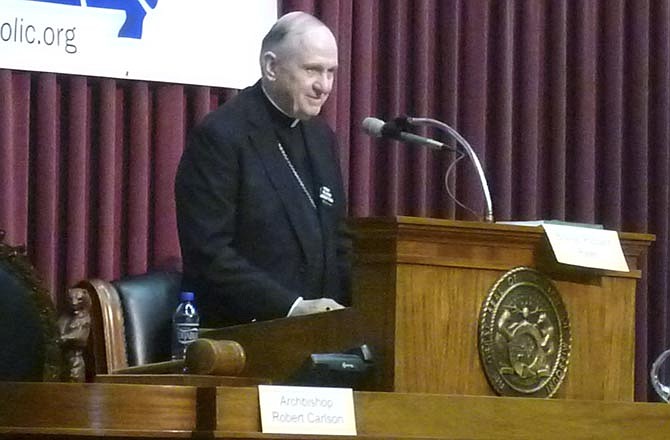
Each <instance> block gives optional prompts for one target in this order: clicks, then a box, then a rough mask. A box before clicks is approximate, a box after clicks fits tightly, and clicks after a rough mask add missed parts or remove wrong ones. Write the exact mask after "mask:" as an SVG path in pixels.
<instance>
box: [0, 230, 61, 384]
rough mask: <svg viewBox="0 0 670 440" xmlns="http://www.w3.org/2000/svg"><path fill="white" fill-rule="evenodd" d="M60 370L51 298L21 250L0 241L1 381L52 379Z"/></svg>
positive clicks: (54, 314) (56, 331)
mask: <svg viewBox="0 0 670 440" xmlns="http://www.w3.org/2000/svg"><path fill="white" fill-rule="evenodd" d="M2 235H3V234H2V233H1V231H0V240H1V239H2ZM59 373H60V348H59V346H58V328H57V325H56V313H55V310H54V307H53V304H52V301H51V297H50V296H49V294H48V292H47V290H46V288H44V287H43V286H42V281H41V279H40V278H39V277H38V276H37V275H36V273H35V270H34V268H33V267H32V265H30V263H29V262H28V260H27V258H26V257H25V255H24V254H23V253H22V250H19V248H13V247H10V246H7V245H5V244H3V243H0V380H3V381H5V380H6V381H43V380H48V381H53V380H58V379H59Z"/></svg>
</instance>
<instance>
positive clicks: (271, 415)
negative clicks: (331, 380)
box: [258, 385, 356, 435]
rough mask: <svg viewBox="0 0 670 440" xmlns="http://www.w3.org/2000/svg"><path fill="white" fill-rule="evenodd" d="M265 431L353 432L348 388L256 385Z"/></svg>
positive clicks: (284, 432)
mask: <svg viewBox="0 0 670 440" xmlns="http://www.w3.org/2000/svg"><path fill="white" fill-rule="evenodd" d="M258 400H259V403H260V409H261V426H262V430H263V433H266V434H316V435H356V415H355V412H354V393H353V391H352V389H351V388H316V387H288V386H271V385H259V386H258Z"/></svg>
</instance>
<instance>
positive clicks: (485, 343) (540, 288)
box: [478, 267, 571, 397]
mask: <svg viewBox="0 0 670 440" xmlns="http://www.w3.org/2000/svg"><path fill="white" fill-rule="evenodd" d="M478 342H479V356H480V358H481V361H482V365H483V367H484V373H485V374H486V377H487V379H488V381H489V383H490V384H491V387H492V388H493V389H494V390H495V391H496V392H497V393H498V394H500V395H503V396H525V397H551V396H552V395H553V394H554V393H555V392H556V391H557V390H558V388H559V386H560V385H561V383H562V382H563V380H564V379H565V375H566V373H567V370H568V360H569V357H570V344H571V337H570V322H569V320H568V313H567V311H566V310H565V305H564V304H563V301H562V300H561V297H560V295H559V293H558V290H556V287H554V285H553V284H552V282H551V280H550V279H549V278H547V277H546V276H545V275H543V274H542V273H540V272H538V271H537V270H535V269H531V268H527V267H517V268H514V269H512V270H510V271H509V272H507V273H506V274H504V275H503V276H502V277H501V278H500V279H499V280H498V281H497V282H496V283H495V285H494V286H493V287H492V288H491V290H490V291H489V294H488V296H487V297H486V300H485V301H484V303H483V304H482V308H481V310H480V314H479V341H478Z"/></svg>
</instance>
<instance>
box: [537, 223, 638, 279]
mask: <svg viewBox="0 0 670 440" xmlns="http://www.w3.org/2000/svg"><path fill="white" fill-rule="evenodd" d="M542 227H543V228H544V231H545V232H546V233H547V238H549V242H550V243H551V248H552V249H553V251H554V255H555V256H556V261H558V262H559V263H564V264H571V265H573V266H582V267H592V268H595V269H607V270H616V271H620V272H628V271H629V269H628V264H627V263H626V258H625V257H624V255H623V250H622V249H621V243H620V242H619V234H617V232H616V231H608V230H605V229H593V228H580V227H575V226H565V225H554V224H548V223H545V224H543V225H542Z"/></svg>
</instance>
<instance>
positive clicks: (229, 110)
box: [175, 82, 350, 326]
mask: <svg viewBox="0 0 670 440" xmlns="http://www.w3.org/2000/svg"><path fill="white" fill-rule="evenodd" d="M264 100H266V98H265V96H264V95H263V92H262V89H261V87H260V82H259V83H257V84H256V85H254V86H253V87H250V88H247V89H245V90H243V91H241V92H240V93H239V94H238V95H237V96H235V97H234V98H232V99H230V100H228V101H227V102H226V103H225V104H224V105H222V106H221V107H219V108H218V109H217V110H215V111H213V112H212V113H210V114H209V115H207V116H206V117H205V119H204V120H203V122H202V123H201V124H199V125H198V126H197V127H196V128H195V129H194V130H193V131H192V133H191V135H190V138H189V142H188V144H187V147H186V149H185V151H184V154H183V156H182V158H181V162H180V164H179V168H178V171H177V178H176V182H175V196H176V204H177V224H178V228H179V240H180V244H181V250H182V257H183V263H184V278H185V287H186V288H190V289H193V290H195V291H196V304H197V305H198V306H199V310H200V314H201V316H202V321H203V323H204V325H207V326H216V325H225V324H229V323H239V322H249V321H251V320H254V319H256V320H266V319H272V318H277V317H282V316H286V313H288V310H289V309H290V307H291V305H292V304H293V303H294V302H295V300H296V299H297V298H298V296H303V297H304V298H305V299H309V298H316V297H322V296H323V297H328V298H333V299H334V300H336V301H338V302H340V303H342V304H345V305H348V304H349V301H350V296H349V289H350V282H349V278H350V261H349V258H350V255H349V254H350V240H349V235H348V233H347V231H346V226H345V195H344V191H343V187H342V179H341V174H340V169H339V165H338V160H337V156H336V154H335V146H336V141H335V136H334V134H333V132H332V130H331V129H330V128H329V127H328V125H327V124H326V123H325V122H324V121H323V120H321V119H320V118H318V117H317V118H313V119H310V120H308V121H302V122H301V123H302V124H304V125H303V136H304V140H305V145H306V148H307V150H308V156H309V160H310V162H311V168H312V174H313V181H314V184H315V187H316V188H317V189H319V188H321V189H322V188H324V187H325V188H328V191H330V193H331V194H332V198H333V203H332V204H330V203H329V202H328V201H325V200H324V199H323V198H321V197H319V194H318V193H317V194H316V197H315V198H314V201H315V202H316V204H317V212H316V214H317V217H314V214H315V213H314V208H313V207H312V206H311V205H310V203H309V201H308V199H307V197H306V196H305V194H304V192H303V191H302V189H301V188H300V186H299V184H298V182H297V180H296V178H295V176H294V175H293V173H292V172H291V170H290V168H289V166H288V165H287V163H286V160H285V159H284V158H283V156H282V154H281V152H280V151H279V148H278V140H277V137H276V134H275V132H274V129H273V127H272V125H271V121H270V115H269V113H268V108H267V106H266V101H264ZM310 215H311V216H312V217H311V219H312V221H311V222H310V221H309V220H310V217H309V216H310ZM315 218H316V219H317V220H316V222H315V221H314V219H315ZM315 225H317V228H315V227H314V226H315ZM319 225H320V231H319V230H318V226H319ZM319 233H320V234H321V237H319V235H315V234H319ZM321 244H322V245H321ZM319 258H321V261H323V263H324V275H323V277H320V276H319V274H320V273H321V272H320V271H317V270H316V267H317V266H318V265H316V264H314V263H315V262H318V261H319ZM317 272H318V273H317ZM315 280H316V281H317V283H316V284H315V283H314V281H315ZM315 286H316V288H314V287H315ZM314 290H317V291H314Z"/></svg>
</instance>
